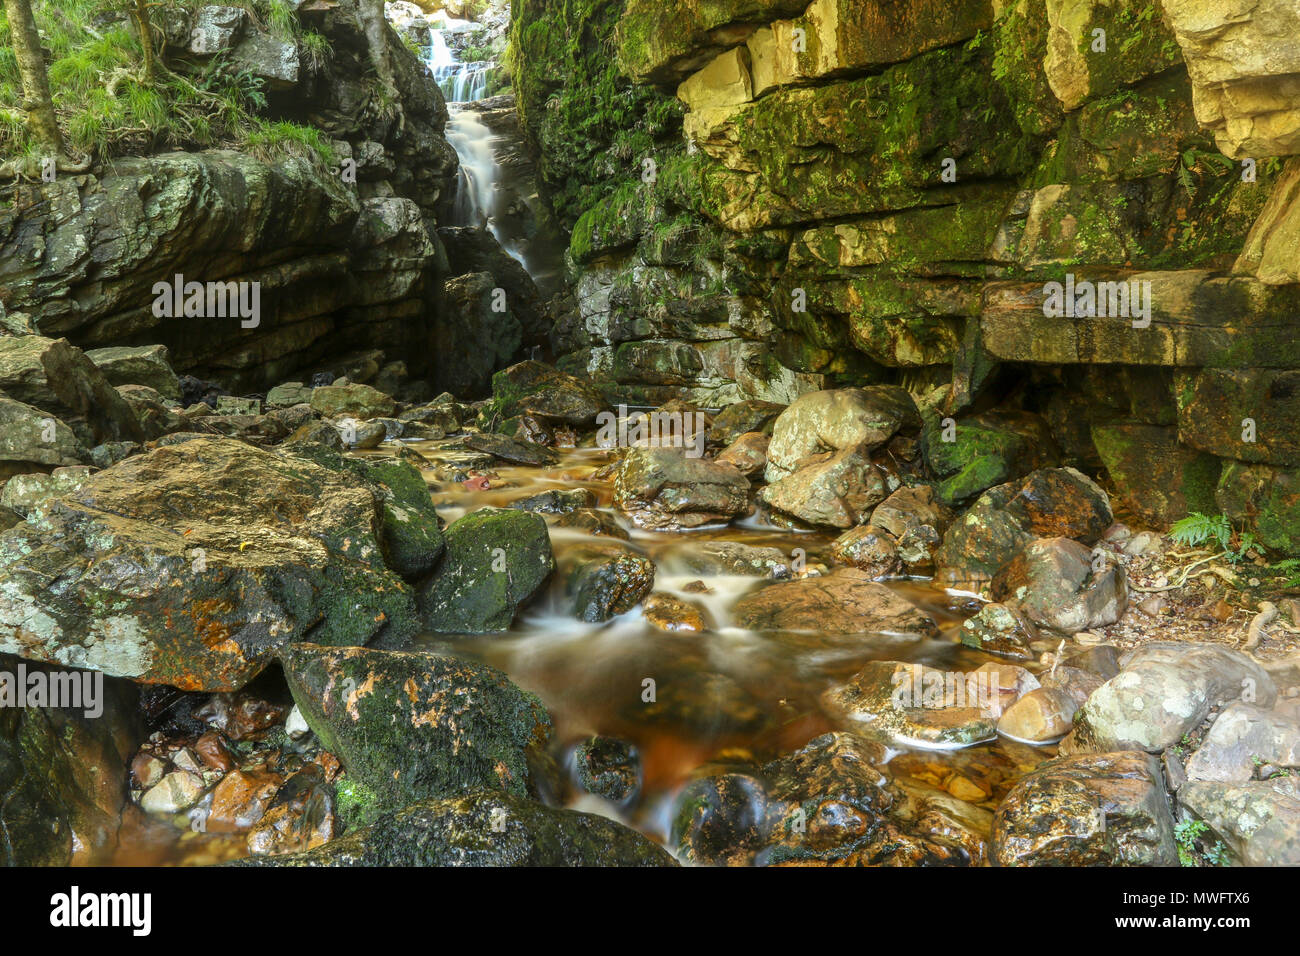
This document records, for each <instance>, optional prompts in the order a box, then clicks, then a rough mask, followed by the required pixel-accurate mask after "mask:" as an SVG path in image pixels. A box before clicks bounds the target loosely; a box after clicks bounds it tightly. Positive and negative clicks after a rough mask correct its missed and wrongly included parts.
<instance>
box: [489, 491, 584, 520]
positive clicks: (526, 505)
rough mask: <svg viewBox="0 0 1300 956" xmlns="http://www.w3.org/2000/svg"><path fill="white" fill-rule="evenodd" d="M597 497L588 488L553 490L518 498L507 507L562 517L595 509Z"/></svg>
mask: <svg viewBox="0 0 1300 956" xmlns="http://www.w3.org/2000/svg"><path fill="white" fill-rule="evenodd" d="M595 506H596V496H595V495H594V494H593V493H592V492H590V491H588V490H587V489H586V488H566V489H556V488H552V489H551V490H549V491H542V492H539V493H538V494H535V495H529V496H528V497H527V498H518V499H516V500H514V501H512V502H510V504H509V505H507V507H509V508H514V509H516V510H518V511H531V512H533V513H534V514H543V515H562V514H568V513H570V512H573V511H579V510H581V509H584V508H587V509H590V508H595Z"/></svg>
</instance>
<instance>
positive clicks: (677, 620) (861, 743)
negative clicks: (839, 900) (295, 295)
mask: <svg viewBox="0 0 1300 956" xmlns="http://www.w3.org/2000/svg"><path fill="white" fill-rule="evenodd" d="M10 341H14V340H10ZM50 348H54V346H53V345H51V346H50ZM64 348H67V347H66V346H65V347H64ZM69 351H71V353H72V354H73V355H79V354H80V353H77V352H76V350H69ZM7 354H9V355H10V356H12V355H13V354H14V350H13V349H8V350H7ZM114 358H115V359H117V362H116V363H115V364H112V363H107V362H105V363H104V364H105V367H106V368H108V369H109V370H114V369H115V370H116V372H114V374H117V373H119V372H120V373H121V374H125V375H128V376H129V377H131V378H145V377H153V378H154V379H155V383H156V384H160V383H159V382H158V381H157V376H160V375H162V374H163V373H164V372H166V371H168V370H167V369H166V365H165V363H164V362H163V361H162V360H161V359H162V356H160V354H159V353H158V351H157V350H152V351H150V350H141V351H139V352H138V353H136V354H134V355H132V356H131V358H132V359H133V360H134V364H132V363H130V362H127V361H125V359H126V358H127V356H126V355H125V354H124V352H119V353H117V354H116V355H115V356H114ZM13 361H15V360H14V359H12V358H11V360H10V362H9V364H8V365H6V366H5V367H7V368H13ZM79 365H80V363H79ZM80 367H81V368H82V369H83V372H84V378H85V381H84V382H83V383H82V384H83V385H84V387H85V388H87V389H89V388H91V387H92V386H93V384H94V383H96V382H101V381H104V380H103V379H102V375H103V372H101V371H100V370H99V369H98V368H96V366H94V365H93V364H91V363H89V362H88V361H87V362H86V363H85V364H84V365H80ZM124 368H129V369H145V368H147V369H149V375H148V376H145V375H140V374H130V373H129V372H123V371H122V369H124ZM172 384H175V385H176V386H177V387H179V388H180V389H181V390H192V389H194V388H195V387H197V386H196V383H195V382H194V380H192V379H186V380H179V379H175V377H174V376H173V377H172V378H171V379H168V385H169V386H170V385H172ZM494 387H495V393H494V398H493V399H491V400H488V401H483V402H479V403H476V404H473V405H470V404H464V403H461V402H459V401H457V400H456V399H454V398H453V397H452V396H450V395H446V396H442V397H440V398H438V399H435V400H434V401H433V402H429V403H425V404H408V403H400V402H397V401H395V400H394V399H393V398H391V397H390V396H388V395H385V394H384V393H382V392H380V391H378V390H376V389H375V388H373V387H371V386H368V385H363V384H354V383H351V382H349V381H348V380H347V379H346V378H340V379H336V380H335V381H333V382H332V383H331V384H328V385H326V384H318V385H317V386H316V387H311V386H307V385H303V384H301V383H287V384H285V385H283V386H281V387H279V388H277V389H274V390H272V391H271V392H270V393H269V394H268V395H266V396H265V403H266V408H265V410H263V403H262V399H259V398H252V399H232V398H228V397H215V398H213V399H212V403H211V404H210V403H208V402H204V401H198V402H195V403H192V404H189V405H188V406H184V405H182V403H179V402H174V401H171V400H168V399H165V398H163V397H162V393H161V391H159V390H158V389H156V388H153V387H151V386H144V385H133V386H119V387H118V392H120V393H122V394H123V395H124V396H125V398H124V399H123V404H124V405H125V406H126V407H128V408H131V409H133V410H134V411H135V412H136V413H137V416H138V417H139V419H140V420H146V421H147V420H150V419H149V417H148V416H147V415H140V414H139V413H142V412H152V413H153V415H155V416H157V420H158V421H165V422H166V423H167V424H166V425H165V426H162V427H160V428H159V429H158V430H159V431H161V432H163V433H162V434H160V435H157V436H156V437H153V438H151V439H149V440H148V445H147V447H145V448H140V447H139V446H138V445H135V444H133V443H129V442H120V441H117V442H105V443H103V444H100V445H98V446H96V448H95V452H96V454H97V455H99V456H104V455H123V454H124V455H126V457H124V458H123V459H122V460H121V461H118V462H116V463H113V464H109V463H108V462H105V463H104V467H102V469H95V468H93V467H86V466H60V467H56V468H55V469H54V470H53V471H52V472H51V473H50V474H49V475H46V476H39V477H38V476H25V477H24V476H19V477H15V478H13V479H11V480H10V481H9V483H8V484H7V485H6V487H5V491H4V504H5V507H6V512H5V514H7V515H8V516H9V517H8V518H7V519H6V523H7V525H9V526H10V527H9V528H8V530H7V531H5V532H4V533H3V534H2V535H0V579H2V580H3V581H4V586H3V589H2V590H0V623H2V624H3V625H4V629H3V635H4V636H3V638H0V651H3V652H4V653H5V654H6V655H16V656H5V657H4V658H3V660H4V662H5V664H6V668H7V669H8V670H10V671H14V670H16V668H17V667H18V666H19V658H22V659H24V660H25V662H31V663H30V664H28V663H24V664H23V666H25V667H30V668H31V669H32V670H33V671H36V670H40V669H41V668H42V666H43V665H48V666H49V667H54V668H58V667H60V666H64V667H66V666H69V665H71V666H74V667H82V668H87V667H88V668H93V669H95V670H97V671H99V672H102V673H103V674H106V675H108V676H107V678H106V680H105V687H106V694H105V696H104V710H103V713H102V714H101V715H100V716H99V717H97V718H96V719H93V720H92V719H89V718H83V717H81V716H79V715H76V714H74V713H72V712H71V711H69V710H66V709H62V710H61V709H51V708H43V707H36V708H31V709H22V710H5V711H4V713H3V719H5V720H6V721H7V722H9V723H10V724H11V725H12V727H11V728H9V729H10V730H11V731H12V732H11V733H9V734H6V742H5V743H4V744H3V745H0V746H2V748H3V749H0V771H2V772H3V779H4V780H5V781H8V782H7V783H6V784H5V793H6V797H5V800H4V803H3V805H0V812H2V814H3V821H4V824H5V826H4V831H5V834H6V852H7V854H9V859H10V861H11V862H19V863H35V862H47V863H49V862H68V861H72V862H81V863H86V862H100V863H103V862H111V863H134V864H140V863H149V864H160V863H167V864H207V863H216V862H231V861H241V862H244V863H261V864H266V863H273V864H284V865H290V864H294V865H297V864H398V863H401V864H425V863H428V864H449V863H469V864H582V865H588V864H621V865H623V864H636V865H641V864H655V865H666V864H671V863H674V862H675V861H676V862H682V863H691V864H727V865H777V864H818V865H939V864H944V865H985V864H988V863H995V864H1002V865H1035V864H1082V863H1106V864H1152V865H1155V864H1174V863H1177V862H1178V861H1179V858H1180V854H1181V856H1182V857H1183V859H1184V862H1188V863H1202V864H1205V863H1209V862H1226V861H1235V862H1244V863H1280V862H1296V860H1297V858H1296V856H1295V854H1296V852H1297V847H1298V846H1300V843H1298V840H1300V795H1298V794H1297V792H1296V791H1295V789H1294V786H1293V782H1294V780H1295V779H1296V778H1295V777H1293V776H1292V773H1293V771H1295V770H1297V769H1300V750H1297V744H1298V743H1300V670H1298V669H1297V666H1298V660H1300V659H1298V658H1297V653H1296V649H1297V646H1298V642H1297V641H1296V640H1295V636H1296V633H1297V631H1296V629H1295V627H1294V625H1293V624H1290V623H1288V621H1287V619H1286V617H1285V615H1283V616H1281V617H1278V618H1275V619H1273V620H1270V622H1269V626H1268V627H1266V628H1265V629H1264V630H1263V631H1262V633H1261V634H1260V635H1258V637H1259V639H1258V640H1257V642H1256V643H1255V644H1254V645H1253V646H1251V647H1250V648H1249V652H1247V651H1246V650H1242V649H1241V647H1240V645H1241V644H1242V643H1243V642H1245V641H1246V640H1247V638H1248V637H1249V636H1251V635H1254V634H1255V632H1254V631H1252V630H1250V629H1248V628H1247V627H1246V626H1245V625H1246V624H1247V623H1248V621H1247V619H1246V616H1245V615H1244V614H1243V613H1241V612H1240V611H1239V610H1238V609H1237V608H1232V609H1231V611H1232V613H1229V614H1224V613H1223V612H1222V611H1221V609H1218V608H1216V607H1215V606H1214V604H1215V602H1216V601H1217V602H1219V603H1222V597H1217V595H1220V594H1222V593H1223V590H1224V588H1225V587H1226V585H1225V584H1224V581H1223V580H1222V579H1221V577H1219V576H1216V574H1215V573H1210V571H1207V573H1206V574H1205V575H1204V576H1203V577H1202V578H1197V577H1193V578H1191V579H1189V580H1188V581H1187V582H1186V583H1184V584H1182V585H1181V586H1180V587H1175V588H1171V589H1162V588H1161V586H1159V585H1155V584H1152V583H1151V582H1154V581H1166V582H1167V581H1168V580H1169V579H1171V578H1174V577H1181V575H1179V574H1178V573H1177V572H1178V570H1179V568H1181V567H1184V566H1186V565H1187V564H1188V563H1190V562H1189V559H1188V556H1186V555H1183V554H1180V553H1179V551H1178V548H1177V546H1176V545H1175V544H1174V543H1173V542H1171V541H1170V539H1168V538H1166V537H1164V536H1162V535H1159V534H1154V533H1151V532H1148V531H1144V530H1141V529H1139V528H1136V527H1130V526H1129V525H1127V524H1126V523H1125V522H1124V521H1122V520H1117V519H1116V516H1115V514H1114V513H1113V511H1112V506H1111V503H1110V499H1109V496H1108V495H1107V494H1106V492H1105V491H1104V490H1103V489H1102V488H1101V487H1099V486H1098V485H1097V484H1096V483H1095V482H1093V481H1092V480H1091V479H1089V478H1087V477H1085V476H1084V475H1083V474H1081V473H1080V472H1078V471H1075V470H1074V469H1071V468H1063V467H1057V466H1055V465H1053V464H1051V463H1049V462H1040V463H1039V464H1042V465H1043V467H1037V468H1034V469H1032V470H1029V471H1027V472H1026V473H1025V474H1023V475H1022V476H1020V477H1017V478H1014V479H1013V480H1011V481H1009V482H1006V483H1003V484H998V485H995V486H993V487H991V488H989V489H988V490H987V491H985V492H983V493H982V494H980V495H979V496H977V497H976V498H975V500H974V501H973V503H972V504H971V505H970V506H969V507H967V508H964V509H962V508H952V507H950V506H948V505H945V504H943V503H942V499H941V488H942V485H941V484H938V483H936V482H935V480H934V478H933V475H934V462H935V460H936V455H935V454H934V451H933V450H932V449H928V448H927V442H926V438H925V433H924V430H923V417H924V416H923V414H922V410H921V409H919V408H918V407H917V405H916V404H915V402H914V401H913V400H912V399H911V398H910V397H909V396H908V395H907V393H906V392H903V391H902V390H900V389H896V388H892V387H874V388H870V387H869V388H865V389H844V390H838V391H823V392H814V393H809V394H808V395H805V396H803V397H801V398H800V399H798V400H797V401H796V402H794V403H793V404H792V405H790V406H788V407H782V406H779V405H774V404H771V403H764V402H743V403H738V404H735V405H732V406H730V407H728V408H726V409H722V410H712V411H710V410H705V409H698V408H695V407H692V406H688V405H686V404H685V403H680V402H679V403H674V404H672V405H669V406H664V407H662V408H660V409H654V410H651V409H640V410H638V409H632V410H626V409H623V410H620V411H621V413H622V418H621V419H616V418H614V417H613V414H612V413H610V412H609V410H608V409H606V408H605V407H604V406H603V404H602V402H601V400H600V399H599V396H598V393H597V392H596V391H595V390H594V389H592V388H591V386H590V385H588V384H587V383H585V382H583V381H581V380H579V379H576V378H573V377H572V376H568V375H565V374H564V373H561V372H557V371H555V370H554V369H551V368H550V367H548V366H545V365H543V364H541V363H536V362H525V363H523V364H520V365H516V366H514V367H512V368H510V369H508V370H506V371H503V372H501V373H499V374H498V375H497V376H496V379H495V382H494ZM31 397H32V398H33V399H45V400H46V401H49V400H50V399H49V397H48V396H43V395H33V396H31ZM13 404H15V405H17V404H18V403H16V402H15V403H13ZM234 405H237V406H239V407H238V408H237V409H235V408H232V406H234ZM214 406H215V407H214ZM23 407H24V408H27V409H28V412H29V414H31V415H33V416H35V415H41V414H45V413H43V412H40V411H38V410H37V409H34V408H30V407H29V406H23ZM232 412H233V413H232ZM503 421H504V422H508V423H509V424H508V426H507V427H505V428H504V429H503V428H502V427H501V423H502V422H503ZM598 423H602V425H601V427H600V428H596V427H595V426H597V424H598ZM1006 427H1008V428H1012V427H1015V426H1013V425H1008V426H1006ZM639 429H640V431H639ZM506 432H512V433H513V435H508V434H506ZM610 436H613V437H614V439H615V440H614V441H613V442H609V441H608V439H609V438H610ZM638 436H639V437H638ZM345 439H346V440H347V441H348V442H349V444H348V445H346V446H345V444H344V441H345ZM532 439H536V440H532ZM620 439H625V440H626V443H624V444H622V445H620V444H619V440H620ZM602 440H604V441H606V444H605V445H604V446H603V447H602V445H601V442H602ZM697 453H698V454H697ZM836 525H842V526H843V530H841V529H839V528H836V527H835V526H836ZM1212 570H1213V566H1211V571H1212ZM1222 572H1223V573H1230V572H1228V569H1227V565H1226V563H1225V564H1223V565H1222ZM1236 573H1240V572H1236ZM1143 592H1150V596H1144V593H1143ZM1294 612H1295V605H1294V603H1292V604H1290V605H1288V606H1287V613H1288V614H1294ZM1248 631H1249V634H1248ZM39 780H43V781H44V783H43V784H42V785H41V786H39V787H38V788H36V789H33V787H32V784H33V783H35V782H37V781H39ZM1186 821H1191V822H1192V823H1199V824H1202V825H1203V826H1195V827H1192V829H1190V830H1189V824H1188V823H1187V822H1186ZM51 823H53V824H54V829H53V830H51V829H50V824H51Z"/></svg>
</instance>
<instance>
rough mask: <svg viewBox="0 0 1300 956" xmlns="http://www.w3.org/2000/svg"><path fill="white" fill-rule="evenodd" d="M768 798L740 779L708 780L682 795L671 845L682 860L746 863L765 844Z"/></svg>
mask: <svg viewBox="0 0 1300 956" xmlns="http://www.w3.org/2000/svg"><path fill="white" fill-rule="evenodd" d="M767 830H768V828H767V792H766V788H765V787H764V785H763V782H762V781H761V780H759V779H757V778H756V777H752V776H748V775H746V774H740V773H729V774H723V775H720V776H716V777H704V778H701V779H699V780H693V781H691V782H690V783H688V784H687V785H686V787H685V789H684V790H682V792H681V793H680V794H679V795H678V797H677V803H676V810H675V811H674V814H673V825H672V833H671V835H670V839H671V841H672V843H673V845H674V846H675V847H676V848H677V852H678V853H679V854H680V855H681V856H682V858H683V859H686V860H688V861H690V862H691V863H696V864H703V865H718V864H725V863H727V862H731V861H735V862H747V861H748V859H752V857H753V855H754V854H756V853H757V852H758V851H759V850H760V849H762V847H763V846H764V843H765V841H766V838H767Z"/></svg>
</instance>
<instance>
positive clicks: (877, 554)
mask: <svg viewBox="0 0 1300 956" xmlns="http://www.w3.org/2000/svg"><path fill="white" fill-rule="evenodd" d="M831 557H833V558H834V559H835V560H836V561H840V562H843V563H844V564H847V565H850V566H851V567H855V568H857V569H858V570H860V571H865V572H866V573H867V574H869V575H870V576H871V577H873V578H884V577H889V576H890V575H892V574H896V573H898V571H899V569H900V568H901V567H902V562H901V561H899V559H898V545H897V543H896V542H895V541H894V537H893V535H891V534H890V533H889V532H887V531H882V530H881V529H880V528H877V527H876V526H875V525H861V526H859V527H857V528H851V529H850V530H848V531H846V532H844V534H842V535H840V536H839V537H838V538H836V539H835V541H834V543H833V544H832V545H831Z"/></svg>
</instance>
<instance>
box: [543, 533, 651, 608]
mask: <svg viewBox="0 0 1300 956" xmlns="http://www.w3.org/2000/svg"><path fill="white" fill-rule="evenodd" d="M562 568H563V573H564V577H565V583H564V592H565V594H566V596H567V597H568V598H569V599H570V600H571V601H572V602H573V605H572V606H573V613H574V614H575V615H576V616H577V618H578V620H580V621H586V622H587V623H589V624H595V623H599V622H601V621H608V620H609V619H610V618H611V617H614V616H615V615H616V614H623V613H625V612H627V611H630V610H632V608H634V607H636V606H637V604H639V603H640V602H641V600H642V598H644V597H645V596H646V595H647V594H649V593H650V589H651V588H653V587H654V582H655V566H654V562H653V561H651V560H650V559H649V558H647V557H645V555H643V554H640V553H638V552H636V551H634V550H632V548H630V547H629V546H627V545H622V544H617V543H614V542H610V543H609V544H590V545H582V546H581V547H577V548H573V549H571V550H568V551H566V552H565V553H564V556H563V563H562Z"/></svg>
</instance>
